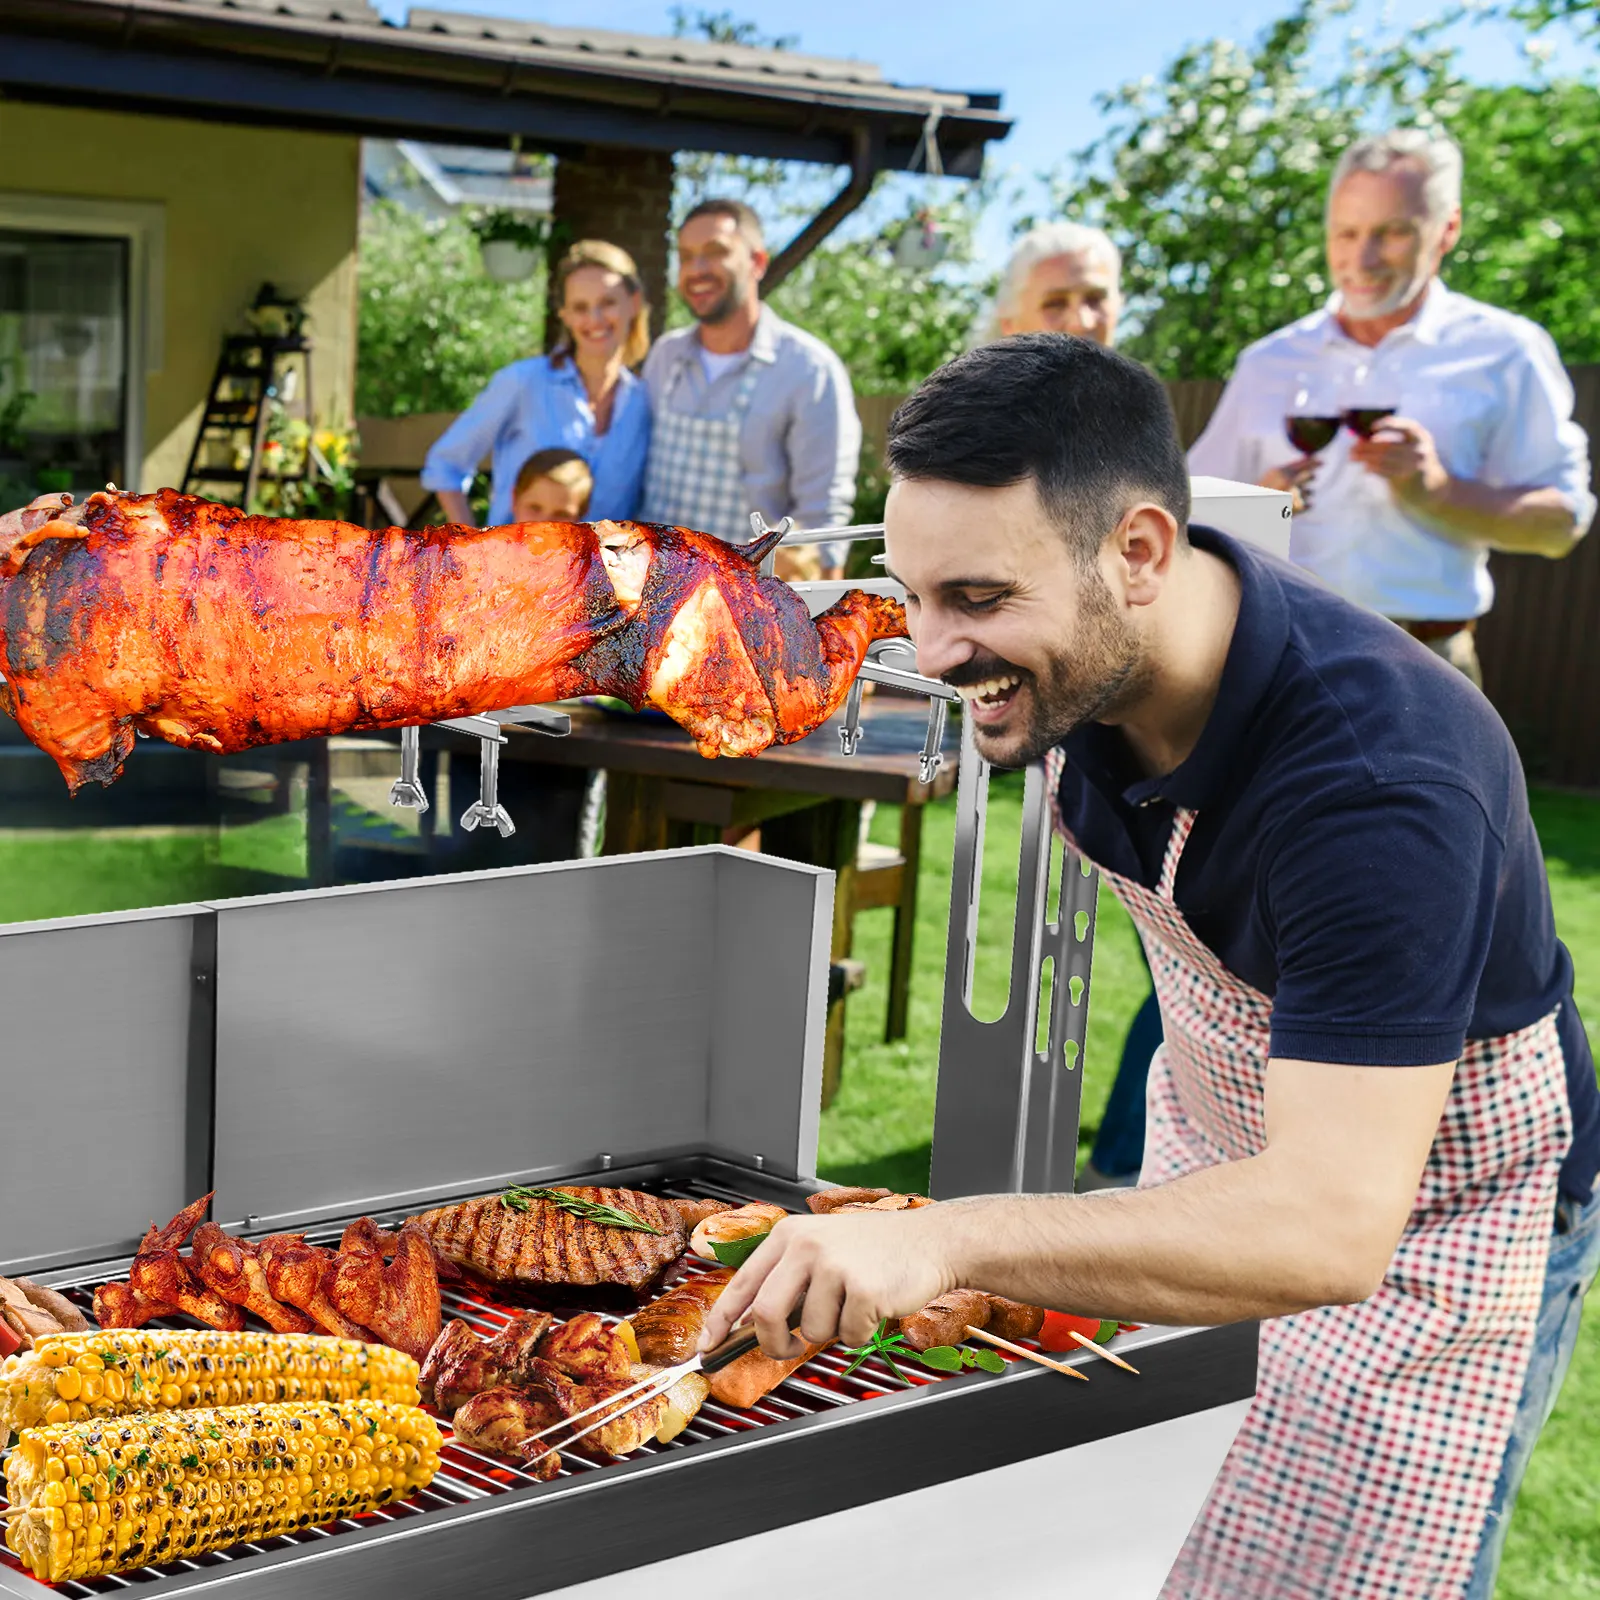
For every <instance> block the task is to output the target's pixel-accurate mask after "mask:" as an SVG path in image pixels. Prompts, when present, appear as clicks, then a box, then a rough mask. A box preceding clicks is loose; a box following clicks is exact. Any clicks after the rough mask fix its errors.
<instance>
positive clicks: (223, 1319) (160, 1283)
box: [128, 1194, 244, 1333]
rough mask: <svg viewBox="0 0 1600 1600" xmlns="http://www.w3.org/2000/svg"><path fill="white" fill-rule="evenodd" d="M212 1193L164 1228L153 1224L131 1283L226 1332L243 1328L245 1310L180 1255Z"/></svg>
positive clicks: (146, 1294)
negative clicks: (208, 1283) (207, 1283)
mask: <svg viewBox="0 0 1600 1600" xmlns="http://www.w3.org/2000/svg"><path fill="white" fill-rule="evenodd" d="M210 1204H211V1196H210V1195H209V1194H203V1195H201V1196H200V1198H199V1199H198V1200H195V1201H193V1202H191V1203H190V1204H189V1205H187V1206H185V1207H184V1208H183V1210H182V1211H180V1212H179V1213H178V1214H177V1216H175V1217H174V1218H173V1219H172V1220H171V1221H170V1222H169V1223H167V1224H166V1226H165V1227H159V1228H158V1227H157V1226H156V1225H155V1224H154V1223H151V1224H150V1228H149V1231H148V1232H147V1233H146V1234H145V1236H144V1238H143V1239H142V1240H141V1241H140V1244H139V1253H138V1254H137V1255H136V1256H135V1257H134V1258H133V1265H132V1266H131V1267H130V1268H129V1269H128V1282H129V1284H130V1285H131V1286H132V1287H133V1289H134V1290H135V1291H136V1292H137V1293H138V1294H140V1295H143V1296H144V1297H145V1299H147V1300H156V1301H160V1302H162V1303H163V1304H165V1305H168V1306H173V1307H176V1309H177V1310H179V1311H181V1312H183V1313H184V1315H185V1316H190V1317H193V1318H195V1320H196V1321H198V1322H204V1323H205V1324H206V1325H207V1326H208V1327H212V1328H220V1329H222V1330H223V1331H224V1332H226V1333H239V1332H241V1331H242V1330H243V1328H244V1312H243V1311H242V1310H241V1309H240V1307H238V1306H236V1305H231V1304H230V1303H229V1302H228V1301H226V1300H224V1299H223V1298H222V1296H221V1295H220V1294H218V1293H217V1292H216V1291H215V1290H214V1289H208V1288H207V1287H206V1286H205V1284H203V1283H202V1282H201V1281H200V1280H199V1279H198V1278H197V1277H196V1276H195V1275H194V1273H193V1272H192V1271H190V1269H189V1266H188V1264H187V1263H186V1262H185V1261H184V1260H183V1258H182V1257H181V1256H180V1255H179V1254H178V1247H179V1246H180V1245H181V1244H182V1243H183V1241H184V1240H185V1239H187V1238H188V1237H189V1235H190V1233H191V1232H193V1230H194V1228H195V1226H196V1224H197V1223H198V1222H199V1221H200V1219H201V1217H203V1216H204V1215H205V1214H206V1207H207V1206H209V1205H210Z"/></svg>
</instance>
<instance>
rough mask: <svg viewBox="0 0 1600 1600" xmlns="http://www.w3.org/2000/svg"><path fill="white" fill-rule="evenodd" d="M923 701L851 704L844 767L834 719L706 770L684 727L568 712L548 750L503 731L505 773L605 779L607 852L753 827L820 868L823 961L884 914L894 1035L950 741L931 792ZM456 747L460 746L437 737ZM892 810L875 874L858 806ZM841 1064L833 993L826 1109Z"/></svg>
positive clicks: (838, 997)
mask: <svg viewBox="0 0 1600 1600" xmlns="http://www.w3.org/2000/svg"><path fill="white" fill-rule="evenodd" d="M927 705H928V703H927V701H926V700H923V699H921V698H920V697H912V696H902V695H898V694H894V693H890V692H886V691H884V690H882V689H880V690H879V691H878V692H877V693H876V694H873V695H870V696H868V697H867V698H866V699H865V700H864V701H863V703H862V715H861V727H862V737H861V742H860V744H859V745H858V747H857V752H856V754H855V755H854V756H846V755H844V754H843V753H842V752H841V750H840V748H839V721H838V719H837V718H835V719H834V720H832V721H830V722H828V723H825V724H824V725H823V726H822V727H821V728H819V729H818V730H817V731H816V732H815V733H814V734H812V735H811V736H810V738H808V739H803V740H801V741H800V742H799V743H797V744H791V745H775V746H773V747H772V748H771V749H769V750H766V751H764V752H763V753H762V754H761V755H759V756H756V757H754V758H743V759H741V758H731V757H718V758H715V759H710V760H708V759H707V758H705V757H704V756H702V755H700V753H699V752H698V751H697V750H696V749H695V747H694V743H693V741H692V740H691V739H690V738H689V736H688V734H686V733H685V732H684V731H683V730H682V729H681V728H679V727H677V726H676V725H675V724H673V723H670V722H668V721H667V720H666V719H665V718H658V717H656V716H650V715H641V716H636V717H634V716H614V715H610V714H608V713H606V712H604V711H600V710H597V709H594V708H591V707H577V708H572V732H571V733H570V734H568V735H567V736H566V737H565V738H561V739H553V738H549V737H546V736H544V735H541V734H533V733H526V732H522V733H519V732H517V731H513V730H508V732H509V733H510V738H509V742H508V743H507V744H506V745H505V746H504V747H503V748H502V750H501V761H502V762H503V763H508V764H509V763H513V762H514V763H517V764H519V765H520V764H522V763H535V764H541V765H546V766H557V767H569V768H570V767H581V768H585V769H588V770H591V771H592V770H596V769H599V770H603V771H604V772H605V773H606V825H605V838H604V844H603V846H602V848H603V851H604V853H605V854H607V855H624V854H628V853H630V852H633V851H639V850H664V849H669V848H672V847H675V846H680V845H695V844H716V843H721V842H728V843H732V842H735V841H736V840H738V839H739V838H740V836H742V835H748V834H749V833H750V832H751V831H752V830H754V829H757V828H759V829H760V833H761V849H762V850H763V852H765V853H766V854H768V855H774V856H779V857H781V858H783V859H784V860H789V861H803V862H805V863H807V864H808V865H811V866H817V867H828V868H831V869H832V871H833V872H834V873H835V874H836V880H837V881H836V884H835V888H834V902H833V941H832V951H831V955H832V960H833V962H834V963H835V964H838V963H841V962H844V961H846V960H848V958H849V956H850V949H851V925H852V922H853V920H854V917H855V913H856V912H858V911H862V910H866V909H868V908H870V907H873V906H891V907H892V908H893V909H894V911H895V913H896V916H895V937H894V944H893V954H892V957H891V961H890V973H889V993H890V1011H889V1018H888V1027H887V1030H886V1032H887V1036H888V1037H890V1038H901V1037H904V1034H905V1026H906V1001H907V996H908V993H909V989H910V978H911V958H912V944H913V937H914V928H915V923H916V893H917V864H918V860H919V858H920V854H921V842H922V810H923V807H924V806H925V805H927V804H928V802H929V801H930V800H937V799H940V798H942V797H943V796H945V795H947V794H950V793H951V792H952V791H953V790H954V788H955V783H956V766H957V761H956V756H957V748H956V746H957V734H956V730H955V729H954V728H953V727H952V728H950V729H949V730H947V734H946V739H945V760H944V766H943V767H942V768H941V770H940V771H939V773H938V775H937V777H936V778H935V779H934V781H933V783H931V784H924V783H922V782H921V781H920V779H919V776H918V755H919V754H920V752H921V750H922V744H923V738H924V736H925V734H926V731H927V717H928V712H927ZM447 737H448V738H450V739H451V740H452V742H454V741H455V740H457V739H459V740H460V748H463V749H466V748H469V747H475V746H476V743H477V741H476V740H472V739H470V738H468V737H467V736H465V735H454V734H452V735H447ZM867 801H876V802H880V803H882V804H886V805H897V806H900V807H901V808H902V810H901V813H900V847H899V851H898V854H897V856H896V857H895V859H894V860H892V861H891V860H887V859H885V860H884V861H883V862H882V865H881V866H880V867H878V868H877V869H876V870H874V865H873V862H872V860H871V857H870V854H869V857H868V859H867V861H866V862H865V863H863V862H862V860H861V856H862V852H861V850H860V848H859V846H860V837H861V807H862V805H863V804H864V803H866V802H867ZM843 1056H844V996H843V994H842V993H835V992H834V986H832V985H830V1004H829V1007H828V1030H827V1044H826V1052H825V1056H824V1068H823V1104H824V1105H826V1104H827V1103H828V1102H829V1101H830V1100H831V1099H832V1098H833V1095H834V1093H835V1092H836V1090H837V1088H838V1083H839V1073H840V1066H841V1063H842V1061H843Z"/></svg>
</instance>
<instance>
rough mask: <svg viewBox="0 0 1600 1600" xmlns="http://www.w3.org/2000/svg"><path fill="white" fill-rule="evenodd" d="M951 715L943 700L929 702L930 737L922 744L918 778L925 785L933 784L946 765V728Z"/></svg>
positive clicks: (918, 763)
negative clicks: (944, 749)
mask: <svg viewBox="0 0 1600 1600" xmlns="http://www.w3.org/2000/svg"><path fill="white" fill-rule="evenodd" d="M947 721H949V713H948V712H947V711H946V709H945V702H944V701H943V700H932V699H930V700H929V701H928V737H927V738H926V739H925V740H924V741H923V744H922V756H921V759H920V760H919V761H918V762H917V776H918V777H919V778H921V779H922V781H923V782H924V783H932V782H933V780H934V779H935V778H937V777H938V776H939V769H940V768H941V767H942V766H943V765H944V754H943V748H944V726H945V723H946V722H947Z"/></svg>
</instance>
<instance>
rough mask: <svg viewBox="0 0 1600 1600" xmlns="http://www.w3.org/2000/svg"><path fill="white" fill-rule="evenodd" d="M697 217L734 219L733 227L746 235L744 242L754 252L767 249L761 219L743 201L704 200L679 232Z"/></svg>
mask: <svg viewBox="0 0 1600 1600" xmlns="http://www.w3.org/2000/svg"><path fill="white" fill-rule="evenodd" d="M696 217H732V218H733V225H734V226H735V227H736V228H737V229H738V230H739V232H740V233H742V234H743V235H744V242H745V243H746V244H747V245H749V246H750V248H751V249H752V250H765V249H766V248H767V235H766V231H765V230H764V229H763V228H762V226H761V218H760V217H758V216H757V215H756V214H755V212H754V211H752V210H751V209H750V207H749V206H747V205H746V204H745V203H744V201H743V200H718V199H715V198H713V199H710V200H702V201H701V202H700V203H699V205H697V206H695V207H694V208H693V210H691V211H690V213H689V215H688V216H686V217H685V218H684V219H683V221H682V222H680V223H679V224H678V231H679V232H680V233H681V232H682V231H683V230H684V229H685V228H687V227H688V226H689V224H690V223H691V222H693V221H694V219H695V218H696Z"/></svg>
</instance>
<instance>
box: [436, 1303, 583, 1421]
mask: <svg viewBox="0 0 1600 1600" xmlns="http://www.w3.org/2000/svg"><path fill="white" fill-rule="evenodd" d="M554 1320H555V1319H554V1318H553V1317H552V1316H551V1315H550V1314H549V1313H548V1312H545V1311H530V1312H528V1313H527V1314H526V1315H524V1316H521V1317H518V1318H517V1319H516V1321H515V1322H513V1323H512V1324H511V1325H510V1326H509V1327H508V1328H506V1329H505V1330H504V1331H503V1332H501V1333H499V1334H497V1335H496V1336H495V1337H494V1338H493V1339H480V1338H479V1337H478V1335H477V1334H476V1333H474V1332H473V1331H472V1329H471V1328H470V1327H469V1326H468V1325H467V1324H466V1323H465V1322H461V1321H459V1320H458V1319H455V1318H452V1319H451V1320H450V1321H449V1322H447V1323H446V1324H445V1326H444V1331H443V1332H442V1333H441V1334H440V1335H439V1337H438V1338H437V1339H435V1340H434V1342H433V1348H432V1349H431V1350H430V1351H429V1352H428V1357H427V1360H426V1361H424V1362H423V1364H422V1374H421V1377H420V1378H419V1379H418V1386H419V1388H420V1389H421V1391H422V1398H423V1399H424V1400H425V1401H427V1402H428V1404H430V1405H435V1406H437V1407H438V1408H439V1410H441V1411H454V1410H456V1409H457V1408H458V1407H460V1406H462V1405H465V1404H466V1402H467V1401H468V1400H469V1399H470V1398H471V1397H472V1396H473V1395H475V1394H482V1393H483V1392H484V1391H485V1390H487V1389H495V1388H501V1387H505V1386H510V1387H513V1388H515V1387H517V1386H519V1385H522V1384H527V1383H536V1382H539V1381H541V1378H542V1375H543V1373H544V1372H545V1369H546V1368H547V1366H548V1365H549V1364H548V1363H546V1362H544V1361H541V1360H540V1359H539V1357H538V1355H537V1353H536V1352H537V1348H538V1344H539V1341H540V1340H541V1339H542V1338H543V1337H544V1335H545V1334H546V1332H547V1331H548V1330H549V1327H550V1324H551V1323H552V1322H553V1321H554Z"/></svg>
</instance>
